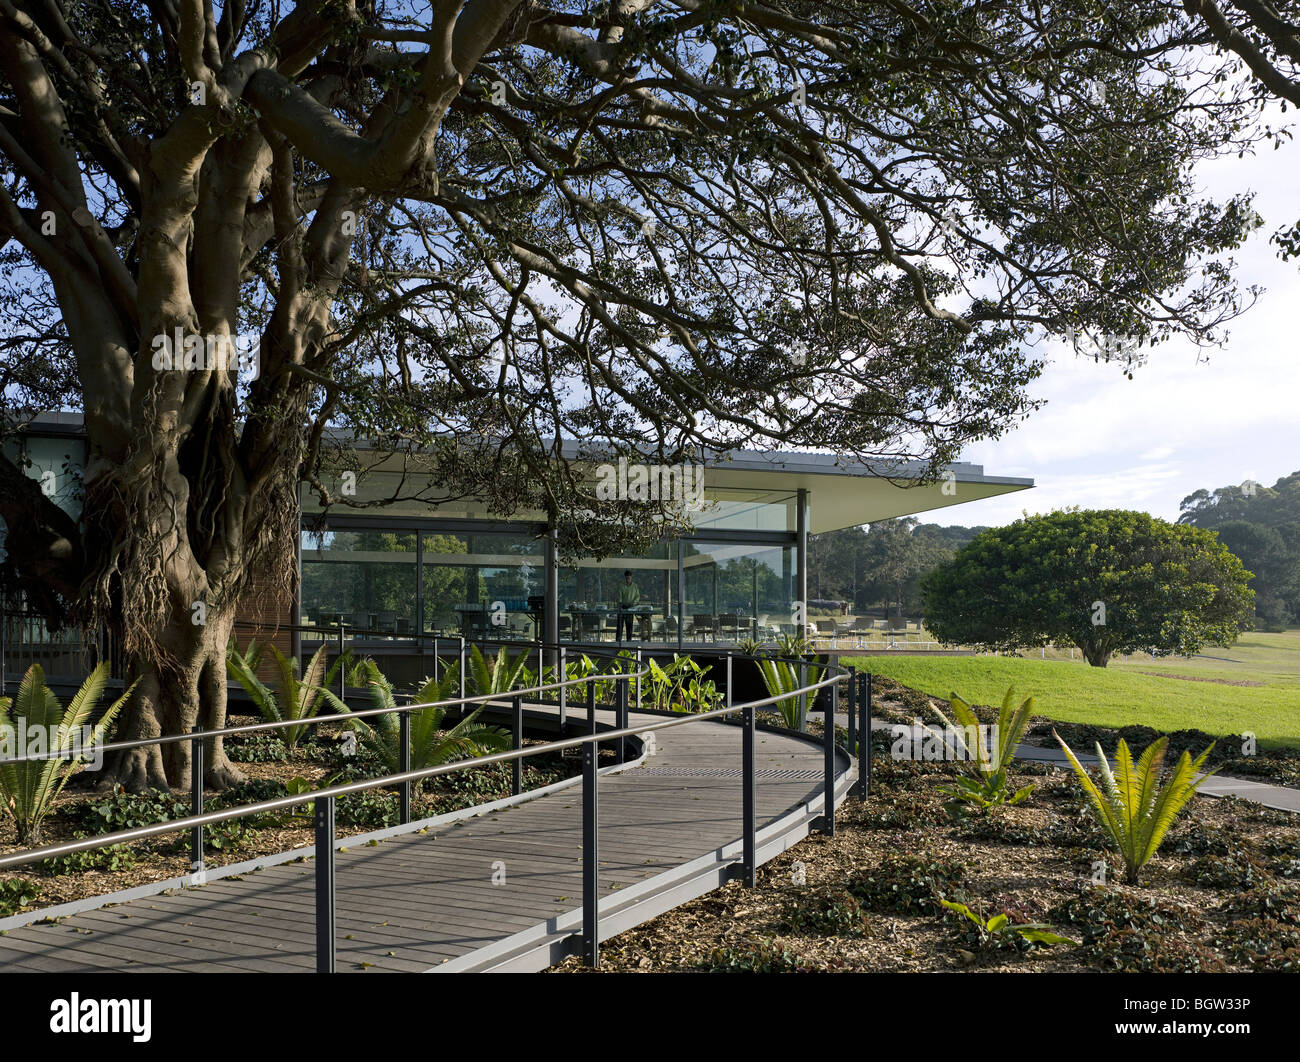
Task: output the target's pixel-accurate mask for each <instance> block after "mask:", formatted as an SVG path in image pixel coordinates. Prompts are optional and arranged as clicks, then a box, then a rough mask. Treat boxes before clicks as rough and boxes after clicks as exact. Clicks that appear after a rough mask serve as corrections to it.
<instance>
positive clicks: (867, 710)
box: [858, 671, 871, 800]
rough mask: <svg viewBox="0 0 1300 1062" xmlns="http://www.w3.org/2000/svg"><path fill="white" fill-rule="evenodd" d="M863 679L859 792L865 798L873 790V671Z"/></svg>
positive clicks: (859, 748)
mask: <svg viewBox="0 0 1300 1062" xmlns="http://www.w3.org/2000/svg"><path fill="white" fill-rule="evenodd" d="M861 681H862V744H861V745H859V746H858V793H859V795H860V796H861V797H862V799H863V800H866V799H867V793H868V792H870V790H871V672H870V671H868V672H867V673H866V674H865V675H863V676H862V678H861Z"/></svg>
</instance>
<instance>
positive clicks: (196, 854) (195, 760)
mask: <svg viewBox="0 0 1300 1062" xmlns="http://www.w3.org/2000/svg"><path fill="white" fill-rule="evenodd" d="M190 733H191V734H194V735H195V737H194V740H193V742H192V745H191V749H190V808H191V814H194V815H202V814H203V737H202V734H203V728H202V727H201V726H198V725H195V726H193V727H191V728H190ZM190 857H191V858H190V870H191V872H193V873H195V874H202V873H203V827H202V826H193V827H191V828H190Z"/></svg>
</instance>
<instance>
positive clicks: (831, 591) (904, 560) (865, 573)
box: [808, 516, 984, 617]
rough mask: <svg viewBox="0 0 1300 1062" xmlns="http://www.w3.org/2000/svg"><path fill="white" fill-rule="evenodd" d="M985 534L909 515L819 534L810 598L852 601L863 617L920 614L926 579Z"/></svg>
mask: <svg viewBox="0 0 1300 1062" xmlns="http://www.w3.org/2000/svg"><path fill="white" fill-rule="evenodd" d="M983 530H984V528H983V527H957V526H951V527H944V526H941V525H939V524H923V523H921V522H920V521H919V520H917V519H916V517H914V516H905V517H900V518H898V519H894V520H878V521H876V522H875V523H873V524H870V525H863V526H861V527H847V528H845V529H843V530H842V531H828V532H827V533H825V534H822V535H813V536H812V537H811V538H810V539H809V542H808V596H809V598H810V599H812V600H813V601H816V600H818V599H836V600H843V601H848V602H851V603H852V605H853V611H854V612H855V613H856V614H858V615H862V614H864V613H868V612H873V611H878V612H879V613H880V614H882V615H886V616H888V615H892V616H895V617H901V616H919V615H921V611H922V605H921V577H922V576H923V575H925V573H926V572H928V571H930V570H931V569H933V568H935V567H937V566H938V565H940V564H942V563H944V562H945V561H947V560H950V559H951V558H952V555H953V553H954V552H955V551H956V550H957V549H959V548H961V547H962V546H964V545H965V544H966V543H967V542H969V541H970V540H971V539H972V538H974V537H975V536H976V535H977V534H978V533H979V532H981V531H983Z"/></svg>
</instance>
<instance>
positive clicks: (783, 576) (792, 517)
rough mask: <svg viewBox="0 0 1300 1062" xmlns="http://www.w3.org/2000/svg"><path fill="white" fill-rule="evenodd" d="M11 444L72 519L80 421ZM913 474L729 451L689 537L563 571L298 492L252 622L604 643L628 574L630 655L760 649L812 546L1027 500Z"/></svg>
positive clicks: (514, 542)
mask: <svg viewBox="0 0 1300 1062" xmlns="http://www.w3.org/2000/svg"><path fill="white" fill-rule="evenodd" d="M10 446H11V448H12V447H14V446H21V447H22V449H23V456H24V457H25V459H26V461H27V463H28V468H27V472H28V474H29V475H31V476H33V477H35V478H42V477H46V476H47V473H53V479H54V482H55V484H56V491H55V494H54V496H55V498H56V499H57V500H59V502H60V504H62V505H64V507H65V508H67V509H68V510H69V511H70V512H74V513H75V512H76V510H77V508H78V506H79V494H78V491H79V483H80V476H79V471H80V468H81V467H82V464H83V462H84V454H85V440H84V434H83V431H82V424H81V416H80V415H79V414H69V413H57V414H48V415H45V416H43V417H42V418H40V419H39V420H38V421H36V422H35V423H34V424H33V425H31V426H30V427H29V428H28V430H26V431H25V432H24V433H23V434H22V437H21V442H20V443H11V444H10ZM10 456H11V457H12V456H16V455H15V454H11V455H10ZM398 474H401V473H399V472H397V471H395V470H394V471H392V472H386V471H385V470H384V465H383V464H382V463H381V464H380V465H379V466H378V468H377V470H376V471H372V472H370V473H368V474H367V476H365V477H364V478H362V479H360V480H359V481H358V483H357V490H358V494H360V495H363V496H364V494H365V492H366V491H375V492H379V491H382V490H383V489H384V486H385V484H384V478H385V477H386V476H394V475H398ZM918 475H919V467H909V466H891V467H890V468H888V469H880V468H873V467H870V466H866V465H862V464H859V463H856V462H852V461H846V460H844V459H841V458H837V457H835V456H832V455H820V454H802V453H774V452H764V453H756V452H741V453H735V454H732V455H731V456H730V457H729V458H727V459H726V460H723V461H719V462H716V463H710V462H707V461H706V462H705V463H704V466H703V500H704V504H703V506H702V507H701V508H700V511H698V512H696V513H694V515H693V518H692V523H693V532H692V533H691V534H689V535H686V536H683V537H680V538H673V539H665V540H662V541H660V542H659V543H658V544H657V545H656V546H654V547H653V548H652V549H650V550H649V551H648V552H645V553H642V554H638V555H636V556H615V557H609V558H605V559H602V560H596V559H587V560H578V561H577V562H572V563H564V564H561V562H560V558H559V555H558V552H557V550H556V548H555V539H554V536H553V535H552V534H551V530H550V528H548V526H547V523H546V521H545V518H544V517H543V516H542V515H541V514H533V518H529V514H524V516H523V517H522V518H519V517H516V518H512V519H509V520H505V519H500V518H497V517H495V516H494V515H493V514H492V513H491V512H489V511H486V510H485V509H482V508H477V507H475V506H474V504H472V503H470V502H466V501H464V500H456V501H447V502H446V503H441V504H430V503H429V502H419V503H414V502H412V503H397V504H391V505H387V506H384V507H381V508H378V509H363V510H346V511H344V510H342V509H338V508H335V509H333V510H331V511H330V512H328V513H321V512H320V511H319V509H318V508H314V507H313V504H312V502H311V501H310V500H309V496H308V493H307V492H306V491H304V492H303V495H302V497H303V510H302V524H301V526H302V531H301V537H300V541H299V543H298V556H299V564H300V576H301V578H300V579H299V590H298V594H297V599H296V600H294V601H292V602H285V603H284V607H283V608H282V609H281V610H279V615H276V616H268V615H265V614H263V615H261V616H260V617H257V619H258V621H259V623H260V624H262V625H264V626H265V625H269V626H272V627H276V626H280V627H284V628H290V629H291V628H295V627H297V628H298V629H299V630H300V632H301V639H302V642H305V643H312V642H319V641H322V640H329V639H331V638H332V637H334V636H335V635H336V634H337V632H338V630H339V629H340V628H342V629H344V630H346V631H348V632H349V637H350V638H352V637H356V638H357V640H359V641H362V642H364V641H366V640H372V641H374V642H375V643H376V647H377V648H379V647H382V646H384V645H385V644H386V645H388V646H391V647H392V648H393V649H396V648H397V647H398V645H397V644H396V643H402V642H409V641H412V640H423V638H428V637H433V638H441V637H454V638H459V637H461V636H465V637H466V638H468V639H475V638H478V637H486V638H491V639H494V640H495V639H507V640H509V639H518V640H521V641H536V640H538V639H541V640H544V641H546V642H551V643H554V642H574V643H594V642H601V641H605V642H612V641H613V640H614V638H615V625H616V616H617V609H616V595H617V592H618V587H619V586H620V584H622V583H623V581H624V576H623V573H624V572H625V571H630V572H631V573H632V578H633V582H634V583H635V584H636V586H637V589H638V591H639V603H638V605H637V606H636V608H635V609H634V610H633V638H634V640H635V641H638V642H641V643H649V644H657V645H661V646H663V647H664V648H668V647H670V646H673V647H675V646H686V645H698V644H710V643H716V642H734V641H737V640H741V639H744V638H750V637H757V638H760V639H769V638H772V637H775V636H776V635H777V634H780V633H795V632H796V631H797V630H798V629H799V627H800V626H801V624H802V612H801V610H800V609H799V608H798V607H797V606H798V603H800V602H806V601H807V592H806V587H807V539H808V536H809V535H813V534H818V533H821V532H825V531H832V530H837V529H840V528H845V527H852V526H856V525H861V524H868V523H872V522H874V521H876V520H882V519H887V518H890V517H896V516H904V515H910V514H914V513H920V512H926V511H931V510H935V509H939V508H944V507H947V506H951V505H958V504H961V503H963V502H967V501H974V500H977V499H980V498H987V497H992V496H994V495H999V494H1005V493H1009V492H1012V491H1018V490H1024V489H1025V488H1028V487H1031V486H1033V481H1032V480H1028V479H1015V478H1008V477H1000V476H989V475H985V473H984V470H983V468H982V467H981V466H978V465H971V464H963V463H957V464H953V465H951V466H949V468H948V470H947V471H946V473H945V476H944V478H943V480H941V481H940V482H938V483H933V484H921V483H920V482H919V481H918V479H917V476H918ZM47 478H48V477H47ZM374 496H378V494H377V493H376V494H375V495H374ZM0 531H2V525H0ZM421 636H423V637H421ZM294 641H295V642H296V641H297V639H294ZM286 647H287V646H286ZM300 647H303V646H299V645H295V646H294V648H300ZM305 647H306V648H310V644H308V645H306V646H305ZM9 648H11V649H12V648H13V647H12V646H11V647H9Z"/></svg>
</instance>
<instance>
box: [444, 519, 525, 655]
mask: <svg viewBox="0 0 1300 1062" xmlns="http://www.w3.org/2000/svg"><path fill="white" fill-rule="evenodd" d="M545 594H546V540H545V539H544V538H541V537H538V536H535V535H529V534H526V533H521V532H515V533H501V534H498V533H490V534H450V533H427V534H425V536H424V629H425V630H426V631H429V632H432V633H435V634H464V635H465V636H466V637H472V636H475V635H479V636H490V637H493V638H540V637H541V636H542V625H543V622H544V621H543V616H542V599H543V597H544V595H545Z"/></svg>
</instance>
